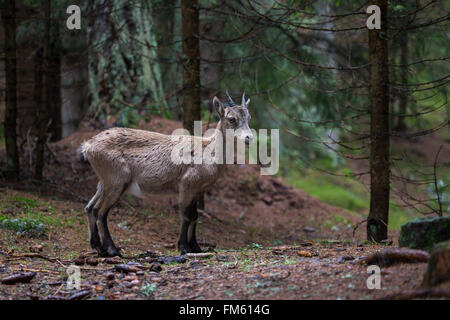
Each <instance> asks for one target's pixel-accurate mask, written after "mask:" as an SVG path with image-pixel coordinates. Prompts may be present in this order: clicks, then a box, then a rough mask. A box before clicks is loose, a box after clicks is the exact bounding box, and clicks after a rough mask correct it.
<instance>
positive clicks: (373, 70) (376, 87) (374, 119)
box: [367, 0, 390, 242]
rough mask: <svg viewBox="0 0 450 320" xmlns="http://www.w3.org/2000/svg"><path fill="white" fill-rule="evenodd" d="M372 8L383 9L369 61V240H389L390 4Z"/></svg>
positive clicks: (382, 0) (373, 33)
mask: <svg viewBox="0 0 450 320" xmlns="http://www.w3.org/2000/svg"><path fill="white" fill-rule="evenodd" d="M373 4H375V5H378V6H379V7H380V9H381V29H373V30H369V59H370V64H371V65H370V100H371V118H370V119H371V124H370V137H371V138H370V139H371V141H370V142H371V145H370V212H369V217H368V219H367V239H368V240H370V241H376V242H380V241H381V240H384V239H386V238H387V224H388V215H389V178H390V169H389V71H388V46H387V17H386V15H387V0H377V1H374V2H373Z"/></svg>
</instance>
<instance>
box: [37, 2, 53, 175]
mask: <svg viewBox="0 0 450 320" xmlns="http://www.w3.org/2000/svg"><path fill="white" fill-rule="evenodd" d="M50 2H51V0H45V2H44V19H45V27H44V43H43V48H42V56H43V57H42V59H43V61H42V101H41V105H40V106H39V114H38V117H37V128H38V135H37V141H36V165H35V171H34V176H35V178H36V179H37V180H42V172H43V170H44V151H45V144H46V142H47V126H48V119H49V117H48V115H49V110H50V81H49V80H50V76H49V71H50V68H49V53H50V24H51V21H50V18H51V14H50V12H51V11H50V10H51V3H50Z"/></svg>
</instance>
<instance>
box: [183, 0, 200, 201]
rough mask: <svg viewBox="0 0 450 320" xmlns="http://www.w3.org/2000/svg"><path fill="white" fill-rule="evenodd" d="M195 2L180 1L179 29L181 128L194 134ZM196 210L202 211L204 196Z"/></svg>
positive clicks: (197, 82) (197, 94)
mask: <svg viewBox="0 0 450 320" xmlns="http://www.w3.org/2000/svg"><path fill="white" fill-rule="evenodd" d="M199 14H200V11H199V7H198V1H197V0H181V28H182V37H183V56H184V58H185V60H184V61H183V127H184V128H185V129H187V130H189V132H190V133H191V134H194V121H198V120H201V106H200V103H201V96H200V94H201V92H200V88H201V84H200V38H199V34H200V22H199ZM197 206H198V208H200V209H204V207H205V204H204V196H203V194H202V195H201V196H200V197H199V199H198V203H197Z"/></svg>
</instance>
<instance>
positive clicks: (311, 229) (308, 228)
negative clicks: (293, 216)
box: [303, 227, 316, 232]
mask: <svg viewBox="0 0 450 320" xmlns="http://www.w3.org/2000/svg"><path fill="white" fill-rule="evenodd" d="M303 231H305V232H316V229H314V228H312V227H304V228H303Z"/></svg>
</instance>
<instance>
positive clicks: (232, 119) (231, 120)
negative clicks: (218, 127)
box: [228, 118, 236, 123]
mask: <svg viewBox="0 0 450 320" xmlns="http://www.w3.org/2000/svg"><path fill="white" fill-rule="evenodd" d="M228 121H230V122H231V123H235V122H236V119H235V118H228Z"/></svg>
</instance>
